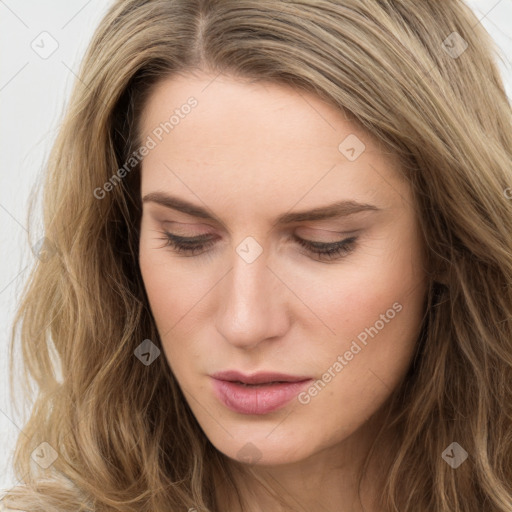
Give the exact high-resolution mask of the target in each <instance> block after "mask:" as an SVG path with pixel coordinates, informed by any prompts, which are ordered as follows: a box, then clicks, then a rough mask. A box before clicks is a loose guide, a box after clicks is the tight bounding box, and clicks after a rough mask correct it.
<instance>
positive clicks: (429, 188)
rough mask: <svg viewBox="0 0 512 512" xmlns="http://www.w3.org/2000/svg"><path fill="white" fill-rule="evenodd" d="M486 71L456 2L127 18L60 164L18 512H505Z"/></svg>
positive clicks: (509, 295) (472, 25)
mask: <svg viewBox="0 0 512 512" xmlns="http://www.w3.org/2000/svg"><path fill="white" fill-rule="evenodd" d="M494 50H495V49H494V48H493V45H492V42H491V40H490V38H489V36H488V35H487V33H486V32H485V31H484V30H483V28H482V27H481V26H480V25H479V24H478V20H477V19H476V18H475V16H474V15H473V14H472V12H471V11H470V9H469V8H468V7H467V6H466V5H465V4H463V3H462V1H459V0H450V1H446V2H409V1H398V0H397V1H390V2H374V1H373V0H343V1H341V0H339V1H321V2H300V3H293V2H288V1H286V2H277V1H268V2H267V1H258V2H256V1H249V0H244V1H237V2H235V1H227V0H219V1H199V0H197V1H169V0H165V1H164V0H153V1H142V0H123V1H118V2H117V3H116V4H115V5H114V6H113V7H112V8H111V9H110V11H109V13H108V14H107V16H106V17H105V18H104V20H103V21H102V23H101V25H100V27H99V28H98V30H97V32H96V34H95V36H94V39H93V41H92V43H91V45H90V48H89V50H88V53H87V55H86V57H85V59H84V62H83V65H82V70H81V73H80V81H79V82H78V83H77V84H76V86H75V89H74V91H73V95H72V99H71V102H70V105H69V109H68V113H67V117H66V119H65V122H64V123H63V126H62V128H61V132H60V134H59V137H58V139H57V141H56V144H55V147H54V149H53V152H52V154H51V157H50V160H49V164H48V174H47V182H46V188H45V210H44V222H45V233H46V238H45V241H44V244H43V246H42V252H40V256H41V254H42V255H43V256H41V257H40V260H39V263H38V265H37V266H36V268H35V269H34V271H33V274H32V277H31V279H30V282H29V284H28V287H27V290H26V293H25V296H24V298H23V302H22V303H21V305H20V309H19V313H18V316H17V320H16V326H17V327H20V328H21V332H20V340H21V344H22V348H23V354H24V363H25V367H26V370H27V372H28V374H29V375H30V376H32V377H33V378H34V379H35V380H36V382H37V384H38V387H39V389H38V395H37V398H36V404H35V407H34V409H33V412H32V415H31V417H30V419H29V421H28V423H27V425H26V426H25V427H24V432H25V434H26V436H23V437H20V438H19V440H18V444H17V447H16V454H15V470H16V472H17V475H18V477H19V478H20V480H22V481H23V485H21V484H20V485H19V486H18V487H16V488H14V489H11V490H10V491H9V492H8V493H7V495H6V497H5V499H4V502H5V505H6V506H7V507H13V508H17V509H22V510H30V511H31V512H35V511H43V510H56V511H64V510H70V511H71V510H73V511H75V510H91V511H92V510H94V511H97V512H100V511H114V510H116V511H135V510H137V511H141V510H148V511H149V510H151V511H154V512H160V511H162V512H164V511H170V510H172V511H181V510H189V511H201V510H209V511H229V512H238V511H247V512H255V511H260V510H294V511H296V510H308V511H311V510H314V511H317V510H318V511H342V512H345V511H350V512H354V511H362V510H365V511H367V512H376V511H379V512H380V511H393V512H398V511H410V510H415V511H416V510H421V511H423V510H429V511H435V512H448V511H451V512H462V511H464V512H466V511H467V512H470V511H474V510H485V511H499V512H505V511H510V510H511V509H512V487H511V482H512V465H511V461H512V436H511V430H512V429H511V427H512V422H511V419H512V388H511V386H510V382H512V325H511V318H512V286H511V284H512V237H511V236H510V235H511V233H512V202H511V201H510V199H509V197H508V195H507V192H506V191H507V190H510V187H511V186H512V170H511V169H512V166H511V162H512V135H511V109H510V104H509V102H508V100H507V97H506V95H505V92H504V88H503V84H502V82H501V79H500V77H499V74H498V71H497V68H496V65H495V63H494V60H493V57H494V56H493V52H494ZM14 339H15V337H14V335H13V340H14ZM13 343H14V341H13ZM52 343H53V348H52ZM52 349H53V350H55V351H56V352H57V354H55V353H52ZM11 378H12V377H11ZM27 379H28V376H27Z"/></svg>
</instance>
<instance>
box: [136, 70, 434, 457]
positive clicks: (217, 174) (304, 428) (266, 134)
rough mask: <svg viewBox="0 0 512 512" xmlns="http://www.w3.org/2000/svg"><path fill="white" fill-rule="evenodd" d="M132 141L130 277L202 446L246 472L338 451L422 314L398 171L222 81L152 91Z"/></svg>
mask: <svg viewBox="0 0 512 512" xmlns="http://www.w3.org/2000/svg"><path fill="white" fill-rule="evenodd" d="M171 116H173V117H171ZM166 123H167V124H166ZM141 131H142V133H143V139H142V140H143V141H144V143H145V144H146V147H147V154H146V156H145V158H144V160H143V164H142V185H141V187H142V191H141V192H142V198H143V205H144V209H143V216H142V224H141V237H140V267H141V271H142V276H143V279H144V283H145V287H146V290H147V294H148V297H149V301H150V305H151V310H152V313H153V315H154V318H155V321H156V324H157V328H158V331H159V334H160V337H161V340H162V344H163V351H164V354H165V357H166V359H167V361H168V363H169V366H170V368H171V369H172V372H173V373H174V375H175V376H176V379H177V381H178V383H179V385H180V387H181V389H182V391H183V393H184V396H185V398H186V400H187V402H188V404H189V406H190V408H191V410H192V411H193V413H194V415H195V416H196V418H197V420H198V422H199V424H200V425H201V427H202V429H203V430H204V432H205V434H206V435H207V436H208V438H209V439H210V441H211V442H212V443H213V445H215V446H216V448H217V449H218V450H220V451H221V452H223V453H224V454H226V455H227V456H229V457H231V458H233V459H237V460H240V461H248V462H253V463H257V464H282V463H290V462H297V461H300V460H302V459H305V458H306V457H309V456H312V455H314V454H316V453H319V452H320V451H321V450H326V449H329V448H333V447H335V446H336V445H337V444H339V443H342V442H343V441H344V440H346V439H348V437H349V436H350V435H351V434H353V433H355V432H356V431H357V430H358V429H359V428H360V427H362V426H363V425H364V424H365V423H366V422H367V420H368V418H369V417H370V416H371V415H372V414H374V413H375V412H376V411H377V410H379V408H380V407H381V406H382V405H383V404H384V402H385V400H386V399H387V398H388V397H389V395H390V393H391V392H392V390H393V389H394V388H395V387H396V386H397V384H398V383H399V381H400V379H401V378H402V377H403V376H404V374H405V373H406V371H407V369H408V366H409V365H410V362H411V358H412V356H413V353H414V349H415V344H416V340H417V336H418V332H419V327H420V322H421V319H422V316H423V312H424V297H425V291H426V280H425V273H424V269H423V260H422V254H423V249H422V243H421V238H420V235H419V232H420V231H419V226H418V223H417V219H416V217H415V214H414V211H413V197H412V194H411V190H410V189H409V186H408V185H407V183H406V182H405V181H402V180H401V179H400V177H399V169H398V162H397V160H395V158H394V157H393V156H392V155H391V154H389V153H386V152H384V151H383V150H382V148H381V147H379V146H378V144H377V143H376V141H375V140H373V139H371V138H370V136H369V135H368V134H367V133H365V132H363V131H361V130H360V129H359V128H358V127H357V126H356V125H354V124H353V123H351V122H349V121H347V120H346V119H345V117H344V116H343V114H342V113H341V112H340V111H339V110H337V109H335V108H334V107H332V106H330V105H329V104H327V103H325V102H323V101H322V100H321V99H320V98H318V97H316V96H315V95H313V94H307V93H304V92H301V93H299V92H296V91H294V90H293V89H290V88H288V87H286V86H282V85H276V84H269V83H264V84H263V83H259V84H258V83H252V84H251V83H249V82H246V81H241V80H240V79H234V78H230V77H227V76H218V77H217V78H214V77H213V76H207V75H204V76H192V75H190V76H188V75H183V76H179V77H174V78H172V79H168V80H167V81H164V82H161V83H160V84H159V86H158V87H157V88H156V89H155V90H154V92H153V93H152V95H151V97H150V99H149V102H148V103H147V105H146V107H145V110H144V115H143V117H142V119H141ZM167 233H168V234H169V235H167ZM167 236H169V237H171V238H170V239H169V238H167ZM174 242H176V243H181V244H182V245H181V246H173V245H172V244H173V243H174ZM329 251H330V254H329ZM322 252H323V253H324V254H321V253H322ZM222 372H228V373H224V375H221V373H222ZM229 372H232V373H231V374H230V373H229ZM234 372H239V374H235V373H234ZM264 373H266V374H267V375H264ZM273 373H279V374H280V375H268V374H273ZM255 375H256V377H260V378H259V380H258V379H256V381H257V382H260V384H259V385H256V384H254V383H252V384H250V379H251V377H253V376H255ZM214 376H217V377H218V378H215V377H214ZM237 380H242V381H246V385H242V384H237V383H235V382H234V381H237ZM228 381H232V382H228ZM261 381H263V382H261ZM271 381H274V382H276V381H286V383H274V384H269V382H271ZM291 381H295V382H294V383H292V382H291ZM253 382H254V381H253Z"/></svg>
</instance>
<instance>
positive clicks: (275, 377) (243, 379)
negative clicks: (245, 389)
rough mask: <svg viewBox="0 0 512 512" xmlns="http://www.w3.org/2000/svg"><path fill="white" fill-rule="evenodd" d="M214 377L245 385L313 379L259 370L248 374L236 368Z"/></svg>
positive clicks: (218, 373)
mask: <svg viewBox="0 0 512 512" xmlns="http://www.w3.org/2000/svg"><path fill="white" fill-rule="evenodd" d="M211 377H213V378H214V379H217V380H223V381H227V382H235V383H239V384H244V385H260V384H263V385H265V384H282V383H290V382H303V381H305V380H309V379H311V377H309V376H296V375H287V374H284V373H277V372H257V373H253V374H251V375H246V374H243V373H241V372H238V371H236V370H227V371H223V372H217V373H214V374H213V375H211Z"/></svg>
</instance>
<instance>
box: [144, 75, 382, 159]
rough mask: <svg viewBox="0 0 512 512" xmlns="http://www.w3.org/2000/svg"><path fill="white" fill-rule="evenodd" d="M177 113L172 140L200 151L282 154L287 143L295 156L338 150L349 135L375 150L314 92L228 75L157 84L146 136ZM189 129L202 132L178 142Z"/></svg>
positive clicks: (178, 77)
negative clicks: (240, 148)
mask: <svg viewBox="0 0 512 512" xmlns="http://www.w3.org/2000/svg"><path fill="white" fill-rule="evenodd" d="M191 98H193V99H194V101H195V102H197V105H196V106H194V107H193V108H191V109H189V108H188V107H187V102H188V101H190V99H191ZM180 110H183V112H180ZM185 111H187V112H188V113H187V112H185ZM173 113H176V115H177V116H178V117H176V119H175V120H174V121H173V127H172V130H171V132H170V133H169V135H171V136H172V138H173V139H174V140H175V142H178V141H179V142H180V145H181V144H185V145H187V143H192V142H193V143H195V145H196V146H199V145H204V146H207V145H208V143H209V142H214V143H215V144H217V145H232V146H234V145H237V144H240V143H244V144H246V145H247V146H250V145H251V143H252V145H253V146H254V147H256V146H258V147H261V146H262V145H265V146H267V147H269V148H271V147H272V146H278V147H279V149H283V150H284V149H286V148H287V146H285V147H283V143H286V142H289V143H290V147H291V148H292V149H293V150H297V151H298V150H301V149H302V148H304V149H307V148H312V149H314V148H331V149H332V148H334V150H335V151H337V146H338V143H339V141H340V137H342V136H343V135H344V134H345V135H348V134H350V133H353V134H357V135H358V136H359V137H360V138H364V139H365V144H366V149H367V150H372V149H374V148H373V146H374V145H376V143H377V141H376V140H374V139H373V138H372V137H371V136H370V134H368V133H366V132H363V130H361V128H360V127H359V125H358V124H356V123H355V122H354V121H350V120H348V119H346V116H345V114H344V112H343V111H342V110H341V109H339V108H336V107H335V106H334V105H331V104H329V103H327V102H326V101H324V100H322V99H321V98H320V97H318V96H316V95H314V94H312V93H310V92H305V91H301V90H298V89H295V88H292V87H290V86H288V85H284V84H279V83H272V82H265V81H251V80H249V79H242V78H235V77H231V76H225V75H219V76H211V75H202V74H200V75H175V76H173V77H171V78H167V79H165V80H162V81H161V82H159V83H158V84H157V85H156V87H154V89H153V90H152V92H151V94H150V96H149V98H148V101H147V102H146V105H145V108H144V110H143V114H142V117H141V120H140V127H141V131H142V133H143V134H148V133H151V132H152V131H153V130H154V129H155V128H156V127H158V126H159V125H160V123H163V122H165V121H168V120H169V118H170V117H171V116H172V114H173ZM185 120H186V122H185ZM182 121H183V122H182ZM179 125H181V126H179ZM178 127H179V128H180V129H178ZM187 127H189V128H190V129H193V128H201V129H200V130H199V131H197V132H196V133H194V135H195V136H194V139H193V140H190V138H188V137H180V134H181V135H185V131H187V132H188V131H189V130H187ZM187 135H188V133H187ZM234 135H236V136H234ZM370 139H371V140H370ZM256 143H257V144H256ZM370 146H371V147H370Z"/></svg>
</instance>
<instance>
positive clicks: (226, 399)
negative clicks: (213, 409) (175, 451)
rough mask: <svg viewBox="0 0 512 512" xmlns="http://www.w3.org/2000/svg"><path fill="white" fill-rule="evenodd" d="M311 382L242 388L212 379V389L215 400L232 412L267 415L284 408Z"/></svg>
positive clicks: (241, 385)
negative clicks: (215, 396)
mask: <svg viewBox="0 0 512 512" xmlns="http://www.w3.org/2000/svg"><path fill="white" fill-rule="evenodd" d="M311 381H312V379H308V380H303V381H300V382H281V383H279V384H268V385H264V386H244V385H243V384H240V383H236V382H229V381H226V380H219V379H213V388H214V391H215V394H216V395H217V398H218V399H219V400H220V401H221V402H222V403H223V404H224V405H225V406H226V407H227V408H228V409H231V410H232V411H234V412H238V413H240V414H267V413H269V412H272V411H276V410H277V409H281V408H282V407H284V406H285V405H286V404H287V403H288V402H290V401H291V400H293V399H294V398H295V397H296V396H297V395H298V394H299V393H300V392H301V390H302V389H304V387H306V386H307V385H308V384H309V383H310V382H311Z"/></svg>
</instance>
